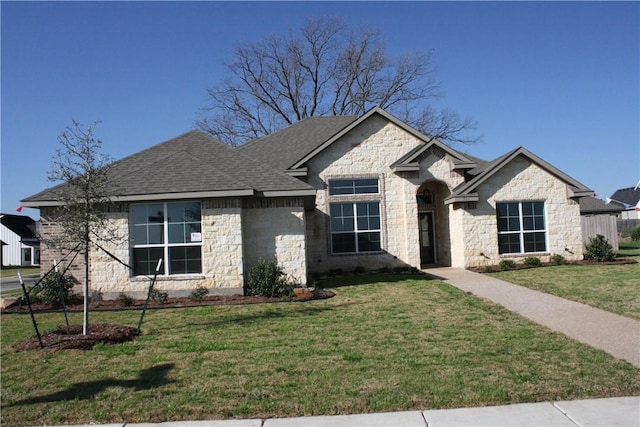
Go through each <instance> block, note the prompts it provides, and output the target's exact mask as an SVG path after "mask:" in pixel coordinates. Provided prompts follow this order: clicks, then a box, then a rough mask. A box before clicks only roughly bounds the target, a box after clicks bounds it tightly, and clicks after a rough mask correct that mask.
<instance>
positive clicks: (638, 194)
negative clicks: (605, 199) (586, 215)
mask: <svg viewBox="0 0 640 427" xmlns="http://www.w3.org/2000/svg"><path fill="white" fill-rule="evenodd" d="M610 199H611V201H612V202H613V203H616V204H618V205H620V206H624V204H627V205H630V206H637V205H638V202H639V201H640V187H636V188H634V187H629V188H621V189H619V190H616V192H615V193H613V195H612V196H611V197H610Z"/></svg>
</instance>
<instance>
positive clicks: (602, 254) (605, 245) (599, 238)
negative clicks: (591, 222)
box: [584, 234, 616, 262]
mask: <svg viewBox="0 0 640 427" xmlns="http://www.w3.org/2000/svg"><path fill="white" fill-rule="evenodd" d="M615 257H616V254H615V252H613V247H612V246H611V244H609V242H608V241H607V239H606V238H605V237H604V236H603V235H602V234H597V235H596V237H593V238H591V239H589V243H587V248H586V251H585V253H584V259H586V260H590V261H597V262H606V261H613V259H614V258H615Z"/></svg>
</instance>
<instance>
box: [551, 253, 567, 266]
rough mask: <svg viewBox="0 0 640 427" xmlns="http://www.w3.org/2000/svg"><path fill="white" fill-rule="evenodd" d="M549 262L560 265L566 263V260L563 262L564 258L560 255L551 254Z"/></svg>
mask: <svg viewBox="0 0 640 427" xmlns="http://www.w3.org/2000/svg"><path fill="white" fill-rule="evenodd" d="M551 262H552V263H553V264H555V265H562V264H564V263H565V262H567V260H565V259H564V257H563V256H562V255H560V254H553V255H551Z"/></svg>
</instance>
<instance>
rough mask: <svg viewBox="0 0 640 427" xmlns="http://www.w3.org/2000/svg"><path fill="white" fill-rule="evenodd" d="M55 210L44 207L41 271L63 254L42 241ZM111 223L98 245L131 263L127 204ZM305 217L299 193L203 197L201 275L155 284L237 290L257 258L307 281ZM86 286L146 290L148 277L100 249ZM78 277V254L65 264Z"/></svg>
mask: <svg viewBox="0 0 640 427" xmlns="http://www.w3.org/2000/svg"><path fill="white" fill-rule="evenodd" d="M53 215H54V210H53V209H52V208H42V210H41V217H42V226H41V233H42V238H43V251H42V267H41V269H42V273H43V274H44V273H45V272H46V271H47V270H48V269H49V268H50V267H51V265H52V262H53V260H54V259H57V260H59V259H60V258H61V256H62V255H63V253H61V252H60V251H55V250H52V249H51V248H49V247H47V246H46V243H45V242H46V241H47V238H48V237H50V236H53V235H55V234H56V233H59V232H60V230H59V227H58V226H57V225H56V224H55V222H53V221H52V218H53ZM109 224H110V227H111V229H112V231H113V232H114V233H115V234H116V235H119V237H120V238H119V239H118V240H116V241H112V242H110V243H101V245H102V246H103V247H104V249H106V250H107V251H109V252H110V253H112V254H113V255H115V256H116V257H117V258H119V259H120V260H121V261H122V262H123V263H125V264H130V249H129V242H128V236H129V205H128V204H122V205H120V206H119V208H118V209H116V210H115V211H114V212H110V213H109ZM304 233H305V219H304V203H303V200H302V198H276V199H248V200H244V201H243V200H241V199H207V200H204V201H203V202H202V274H189V275H180V276H170V277H165V276H158V279H157V282H156V289H159V290H164V291H168V292H170V293H171V294H172V295H188V294H189V293H190V292H191V291H192V290H193V289H195V288H197V287H205V288H207V289H209V291H210V293H211V294H241V293H242V292H243V287H244V278H245V274H246V272H247V271H248V269H249V268H250V267H251V266H252V265H253V264H255V262H257V260H258V259H259V258H274V257H275V258H277V260H278V263H279V264H280V265H281V266H282V267H283V270H284V271H285V273H287V274H288V275H289V276H290V277H292V278H293V279H294V280H296V281H297V282H299V283H301V284H305V283H306V276H307V274H306V262H305V259H304V256H302V254H304V253H305V236H304ZM89 268H90V277H91V284H90V289H91V291H92V292H94V291H96V292H100V293H102V295H103V297H105V298H115V297H117V296H118V295H119V294H120V293H126V294H128V295H131V296H136V297H141V296H143V295H145V293H146V291H147V289H148V286H149V278H147V277H132V276H131V272H130V270H129V269H128V268H127V267H126V266H124V265H123V264H121V263H118V262H117V261H115V260H114V259H113V258H111V257H110V256H109V255H108V254H107V253H106V252H104V251H102V250H97V249H93V250H92V251H91V254H90V263H89ZM69 273H71V274H72V275H73V276H74V277H75V279H76V281H77V282H78V283H81V282H82V278H83V268H82V259H81V258H79V257H78V258H76V261H75V262H74V264H73V266H72V268H70V269H69Z"/></svg>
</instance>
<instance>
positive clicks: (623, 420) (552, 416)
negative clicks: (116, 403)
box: [108, 397, 640, 427]
mask: <svg viewBox="0 0 640 427" xmlns="http://www.w3.org/2000/svg"><path fill="white" fill-rule="evenodd" d="M638 425H640V397H617V398H608V399H589V400H574V401H564V402H541V403H522V404H516V405H506V406H487V407H482V408H459V409H437V410H430V411H410V412H388V413H381V414H359V415H336V416H320V417H300V418H271V419H266V420H261V419H248V420H216V421H175V422H166V423H157V424H153V423H142V424H122V423H118V424H109V425H108V426H109V427H124V426H126V427H155V426H157V427H182V426H184V427H393V426H398V427H444V426H450V427H456V426H460V427H467V426H468V427H481V426H495V427H499V426H522V427H527V426H549V427H555V426H558V427H562V426H566V427H588V426H589V427H591V426H593V427H595V426H608V427H637V426H638Z"/></svg>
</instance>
